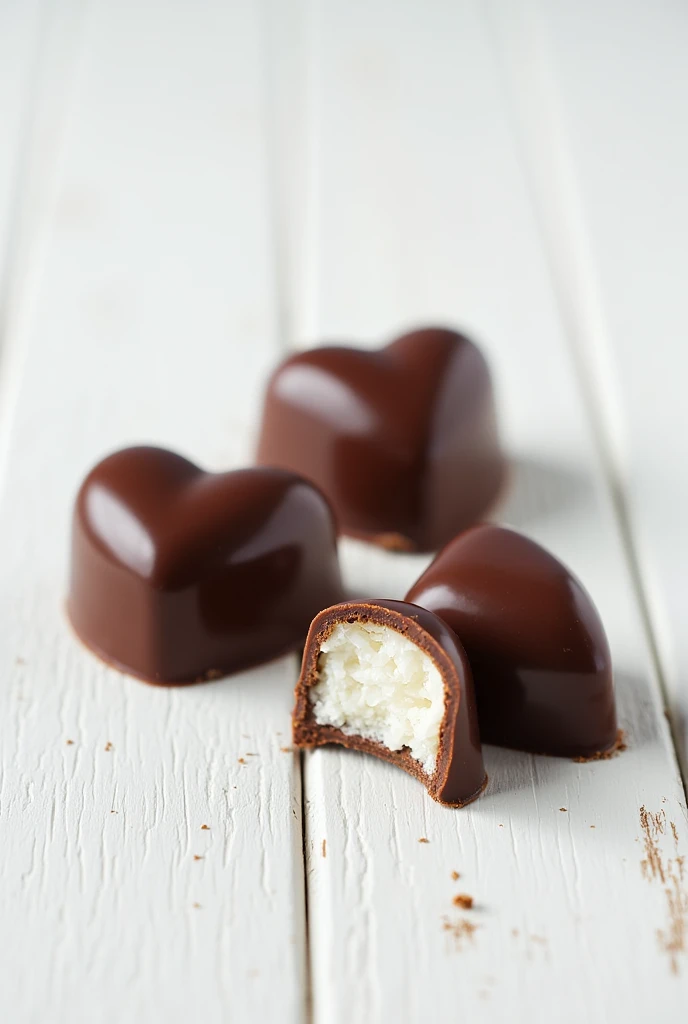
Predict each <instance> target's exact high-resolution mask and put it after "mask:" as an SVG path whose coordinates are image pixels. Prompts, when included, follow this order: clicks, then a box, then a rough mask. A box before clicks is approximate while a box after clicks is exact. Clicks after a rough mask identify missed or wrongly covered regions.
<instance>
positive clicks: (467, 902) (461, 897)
mask: <svg viewBox="0 0 688 1024" xmlns="http://www.w3.org/2000/svg"><path fill="white" fill-rule="evenodd" d="M452 903H453V904H454V906H455V907H461V908H462V910H470V909H471V907H472V906H473V897H472V896H468V895H467V893H465V892H461V893H459V894H458V896H455V897H454V899H453V900H452Z"/></svg>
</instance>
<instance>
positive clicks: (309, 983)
mask: <svg viewBox="0 0 688 1024" xmlns="http://www.w3.org/2000/svg"><path fill="white" fill-rule="evenodd" d="M307 756H308V753H307V751H305V750H301V751H299V765H300V775H301V779H300V781H301V861H302V864H303V900H304V908H303V914H304V941H305V949H304V964H305V971H304V980H305V986H306V991H305V993H304V1008H305V1018H304V1022H305V1024H313V962H312V959H311V935H310V928H309V918H308V903H309V900H308V864H309V860H308V834H307V833H308V824H307V819H308V815H307V813H306V758H307Z"/></svg>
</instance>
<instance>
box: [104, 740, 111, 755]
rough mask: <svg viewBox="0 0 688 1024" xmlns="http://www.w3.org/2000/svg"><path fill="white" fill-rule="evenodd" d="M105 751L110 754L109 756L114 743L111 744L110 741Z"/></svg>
mask: <svg viewBox="0 0 688 1024" xmlns="http://www.w3.org/2000/svg"><path fill="white" fill-rule="evenodd" d="M105 750H106V752H107V753H108V754H109V753H110V751H111V750H112V743H110V741H109V740H108V741H107V743H106V744H105Z"/></svg>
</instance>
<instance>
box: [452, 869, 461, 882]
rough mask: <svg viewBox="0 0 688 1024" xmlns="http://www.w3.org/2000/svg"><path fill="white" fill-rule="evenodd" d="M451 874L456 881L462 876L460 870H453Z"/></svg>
mask: <svg viewBox="0 0 688 1024" xmlns="http://www.w3.org/2000/svg"><path fill="white" fill-rule="evenodd" d="M451 876H452V880H453V881H454V882H456V881H457V879H459V878H461V875H460V874H459V872H458V871H452V873H451Z"/></svg>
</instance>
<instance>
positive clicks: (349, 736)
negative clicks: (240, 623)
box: [293, 601, 487, 807]
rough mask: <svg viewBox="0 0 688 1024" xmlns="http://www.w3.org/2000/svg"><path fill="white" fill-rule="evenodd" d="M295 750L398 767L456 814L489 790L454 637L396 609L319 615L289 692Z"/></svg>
mask: <svg viewBox="0 0 688 1024" xmlns="http://www.w3.org/2000/svg"><path fill="white" fill-rule="evenodd" d="M293 724H294V743H295V744H296V745H297V746H299V747H314V746H321V745H322V744H325V743H340V744H341V745H342V746H345V747H351V748H352V749H354V750H362V751H363V752H364V753H366V754H375V756H376V757H381V758H383V759H384V760H385V761H390V762H391V763H392V764H395V765H398V766H399V767H400V768H403V769H404V771H407V772H409V774H411V775H414V776H415V777H416V778H417V779H420V781H421V782H422V783H423V785H424V786H425V787H426V789H427V790H428V793H429V794H430V796H431V797H433V799H434V800H437V801H439V803H442V804H449V805H450V806H452V807H461V806H463V804H467V803H470V802H471V800H475V798H476V797H477V796H479V795H480V793H481V792H482V790H483V789H484V788H485V786H486V784H487V776H486V775H485V767H484V765H483V757H482V751H481V748H480V736H479V734H478V723H477V719H476V713H475V700H474V696H473V680H472V678H471V670H470V667H469V665H468V661H467V659H466V655H465V653H464V651H463V649H462V647H461V644H460V643H459V642H458V640H457V638H456V636H454V634H453V633H452V632H451V630H449V629H448V628H447V627H446V625H445V624H444V623H443V622H442V621H441V619H438V618H437V616H436V615H433V614H432V613H431V612H428V611H425V609H423V608H418V607H416V606H415V605H412V604H407V603H405V602H403V601H367V602H365V603H359V602H355V601H354V602H347V603H345V604H338V605H335V606H334V607H333V608H327V609H325V611H323V612H320V614H319V615H316V617H315V619H314V620H313V623H312V625H311V628H310V632H309V633H308V640H307V641H306V648H305V651H304V655H303V667H302V669H301V677H300V679H299V681H298V683H297V686H296V707H295V708H294V716H293Z"/></svg>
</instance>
